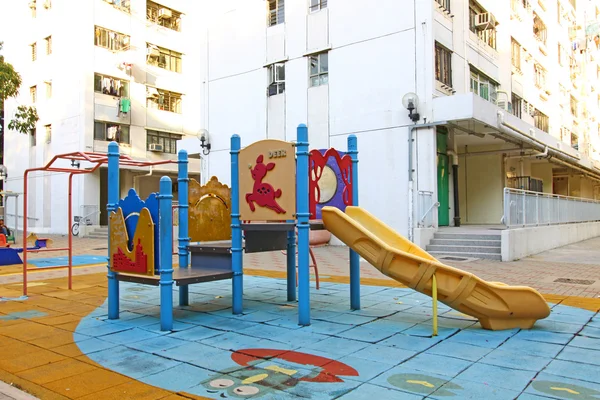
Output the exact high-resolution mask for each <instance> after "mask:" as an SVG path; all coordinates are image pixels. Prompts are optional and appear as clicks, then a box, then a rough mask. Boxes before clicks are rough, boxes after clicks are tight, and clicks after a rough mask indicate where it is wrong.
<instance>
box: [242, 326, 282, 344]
mask: <svg viewBox="0 0 600 400" xmlns="http://www.w3.org/2000/svg"><path fill="white" fill-rule="evenodd" d="M235 331H236V332H238V333H240V334H243V335H248V336H254V337H258V338H263V339H272V340H276V339H275V338H276V337H277V336H280V335H281V336H283V335H287V334H289V333H291V332H292V331H293V330H292V329H286V328H281V327H279V326H273V325H267V324H252V326H250V327H247V328H243V329H236V330H235Z"/></svg>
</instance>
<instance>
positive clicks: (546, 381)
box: [525, 372, 600, 399]
mask: <svg viewBox="0 0 600 400" xmlns="http://www.w3.org/2000/svg"><path fill="white" fill-rule="evenodd" d="M574 392H576V393H577V394H575V393H574ZM525 393H530V394H534V395H538V396H545V397H550V398H554V399H579V398H581V399H595V398H596V399H597V398H598V397H600V385H598V384H595V383H590V382H584V381H582V380H579V379H569V378H565V377H562V376H556V375H551V374H548V373H546V372H541V373H540V374H539V375H538V376H536V377H535V380H534V381H533V382H531V384H530V385H529V386H528V387H527V389H525Z"/></svg>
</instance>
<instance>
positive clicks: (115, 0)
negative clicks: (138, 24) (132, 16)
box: [109, 0, 131, 13]
mask: <svg viewBox="0 0 600 400" xmlns="http://www.w3.org/2000/svg"><path fill="white" fill-rule="evenodd" d="M109 3H111V4H112V6H113V7H115V8H117V9H119V10H121V11H125V12H128V13H129V12H131V4H130V3H131V1H130V0H109Z"/></svg>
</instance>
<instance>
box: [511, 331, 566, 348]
mask: <svg viewBox="0 0 600 400" xmlns="http://www.w3.org/2000/svg"><path fill="white" fill-rule="evenodd" d="M573 337H574V335H573V334H570V333H556V332H547V331H543V330H541V329H530V330H522V331H521V332H519V333H517V334H516V335H515V336H514V338H515V339H523V340H532V341H534V342H544V343H554V344H563V345H564V344H567V343H569V341H571V339H573Z"/></svg>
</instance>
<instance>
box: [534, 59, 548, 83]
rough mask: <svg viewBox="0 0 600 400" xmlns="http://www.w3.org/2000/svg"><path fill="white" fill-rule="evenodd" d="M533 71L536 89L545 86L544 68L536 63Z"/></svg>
mask: <svg viewBox="0 0 600 400" xmlns="http://www.w3.org/2000/svg"><path fill="white" fill-rule="evenodd" d="M533 71H534V73H535V86H536V87H537V88H538V89H543V88H545V87H546V70H545V69H544V67H542V66H541V65H540V64H538V63H536V64H535V65H534V66H533Z"/></svg>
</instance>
